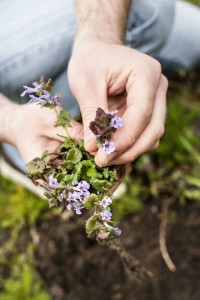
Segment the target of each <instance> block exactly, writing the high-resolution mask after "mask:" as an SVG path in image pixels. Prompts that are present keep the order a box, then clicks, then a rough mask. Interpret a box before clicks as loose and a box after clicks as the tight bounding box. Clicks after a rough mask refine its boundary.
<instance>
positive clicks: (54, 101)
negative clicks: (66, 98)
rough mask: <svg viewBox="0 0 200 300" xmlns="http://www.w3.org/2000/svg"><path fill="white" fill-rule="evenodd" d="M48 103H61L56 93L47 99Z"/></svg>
mask: <svg viewBox="0 0 200 300" xmlns="http://www.w3.org/2000/svg"><path fill="white" fill-rule="evenodd" d="M48 103H49V104H54V105H60V104H61V99H60V97H59V96H58V95H55V96H53V97H51V98H50V99H49V100H48Z"/></svg>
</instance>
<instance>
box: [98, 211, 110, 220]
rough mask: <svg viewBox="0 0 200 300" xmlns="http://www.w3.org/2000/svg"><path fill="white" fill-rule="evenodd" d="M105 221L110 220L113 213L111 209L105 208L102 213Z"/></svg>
mask: <svg viewBox="0 0 200 300" xmlns="http://www.w3.org/2000/svg"><path fill="white" fill-rule="evenodd" d="M100 215H101V217H102V220H103V221H110V220H111V217H112V213H111V212H110V211H109V210H104V211H102V212H101V213H100Z"/></svg>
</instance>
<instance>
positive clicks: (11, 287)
mask: <svg viewBox="0 0 200 300" xmlns="http://www.w3.org/2000/svg"><path fill="white" fill-rule="evenodd" d="M0 195H1V196H0V201H1V209H0V245H1V247H0V300H50V299H51V298H50V296H49V295H48V294H47V292H45V289H44V287H43V283H42V281H41V279H40V278H39V276H38V274H37V273H36V271H35V270H34V266H33V264H32V255H33V250H34V247H35V245H34V242H33V241H34V235H35V233H34V224H35V222H36V221H37V220H38V219H39V218H40V217H41V216H42V214H43V213H44V212H45V211H46V210H48V203H47V201H44V200H41V199H39V198H37V197H36V196H34V195H32V194H31V193H30V192H28V191H26V190H25V189H24V188H23V187H21V186H19V185H16V184H14V183H12V182H11V181H10V180H8V179H6V178H3V177H2V176H1V175H0Z"/></svg>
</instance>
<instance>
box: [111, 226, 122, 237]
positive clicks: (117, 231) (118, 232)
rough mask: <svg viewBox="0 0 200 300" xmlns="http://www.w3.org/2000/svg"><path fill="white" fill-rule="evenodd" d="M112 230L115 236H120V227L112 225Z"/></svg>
mask: <svg viewBox="0 0 200 300" xmlns="http://www.w3.org/2000/svg"><path fill="white" fill-rule="evenodd" d="M113 231H114V234H115V235H116V236H120V235H121V233H122V231H121V229H119V228H118V227H113Z"/></svg>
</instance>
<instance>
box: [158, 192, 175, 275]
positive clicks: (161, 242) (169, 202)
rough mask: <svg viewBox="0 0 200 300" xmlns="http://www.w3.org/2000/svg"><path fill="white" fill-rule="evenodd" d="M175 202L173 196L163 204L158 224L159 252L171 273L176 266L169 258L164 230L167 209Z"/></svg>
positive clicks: (165, 227)
mask: <svg viewBox="0 0 200 300" xmlns="http://www.w3.org/2000/svg"><path fill="white" fill-rule="evenodd" d="M175 200H176V195H175V194H173V195H172V197H171V198H169V199H167V200H166V201H165V202H164V203H163V207H162V219H161V223H160V228H159V245H160V251H161V254H162V257H163V259H164V261H165V263H166V265H167V267H168V268H169V270H170V271H171V272H175V271H176V266H175V264H174V263H173V261H172V259H171V258H170V256H169V252H168V250H167V244H166V229H167V219H168V213H169V207H170V206H171V205H172V203H174V201H175Z"/></svg>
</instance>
